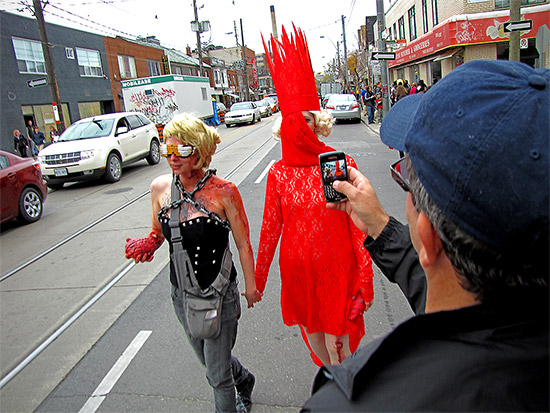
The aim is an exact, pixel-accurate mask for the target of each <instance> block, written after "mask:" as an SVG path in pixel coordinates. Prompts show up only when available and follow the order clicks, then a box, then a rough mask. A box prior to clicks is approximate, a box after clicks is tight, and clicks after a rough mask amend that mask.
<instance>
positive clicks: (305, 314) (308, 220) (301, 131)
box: [256, 27, 373, 365]
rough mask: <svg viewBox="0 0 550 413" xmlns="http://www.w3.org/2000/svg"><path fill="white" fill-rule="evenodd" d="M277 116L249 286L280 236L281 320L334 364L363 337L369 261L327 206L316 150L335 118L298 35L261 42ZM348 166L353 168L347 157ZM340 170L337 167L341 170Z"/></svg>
mask: <svg viewBox="0 0 550 413" xmlns="http://www.w3.org/2000/svg"><path fill="white" fill-rule="evenodd" d="M264 48H265V51H266V56H268V59H267V60H268V64H269V69H270V72H271V76H272V78H273V82H274V84H275V87H276V89H277V95H278V97H279V104H280V107H281V112H282V115H283V116H282V120H281V122H280V123H277V124H276V125H275V127H274V131H273V132H274V135H275V136H277V137H278V138H280V139H281V145H282V159H281V160H280V161H278V162H276V163H275V164H274V165H273V166H272V167H271V168H270V170H269V174H268V178H267V187H266V196H265V206H264V214H263V221H262V229H261V234H260V245H259V247H258V257H257V260H256V285H257V287H258V290H259V291H260V292H263V291H264V288H265V285H266V282H267V277H268V274H269V268H270V266H271V263H272V261H273V257H274V255H275V251H276V249H277V244H278V243H279V239H280V240H281V246H280V253H279V267H280V274H281V310H282V316H283V322H284V323H285V324H286V325H288V326H293V325H298V326H299V327H300V331H301V332H302V337H303V339H304V341H305V342H306V345H307V346H308V347H309V349H310V354H311V357H312V359H313V361H314V362H315V363H316V364H317V365H322V364H339V363H340V362H341V361H342V360H343V359H345V358H346V357H348V356H349V355H350V354H351V353H352V352H353V351H354V350H355V349H356V348H357V346H358V345H359V342H360V340H361V338H362V337H363V336H364V334H365V325H364V319H363V312H364V310H365V309H366V308H369V307H370V305H371V303H372V300H373V288H372V277H373V272H372V262H371V260H370V257H369V255H368V253H366V252H367V251H366V250H365V249H364V248H363V246H362V243H363V241H364V238H365V235H364V234H363V233H361V231H359V230H358V229H357V228H356V227H355V225H353V222H352V221H351V219H350V218H349V217H348V216H347V215H346V214H345V213H343V212H341V211H328V210H327V209H326V208H325V198H324V195H323V186H322V183H321V170H320V167H319V155H320V154H321V153H324V152H332V151H334V149H333V148H331V147H329V146H327V145H325V144H324V143H323V142H321V141H320V139H319V136H322V137H326V136H328V135H329V134H330V133H331V132H332V126H333V123H334V119H333V118H332V115H331V114H330V113H329V112H328V111H326V110H323V111H321V110H320V107H319V100H318V99H317V97H316V96H317V93H316V86H315V78H314V75H313V70H312V68H311V63H310V58H309V51H308V48H307V41H306V38H305V35H304V34H303V32H302V31H301V30H297V29H296V28H295V29H294V34H293V36H292V37H291V38H289V36H288V34H287V32H286V30H285V29H284V27H283V35H282V40H281V41H280V42H279V41H277V40H275V39H273V37H271V50H273V51H274V52H273V59H271V58H270V57H269V50H270V49H269V48H268V47H267V45H266V44H265V43H264ZM346 160H347V162H348V164H351V165H355V161H354V160H353V159H352V158H351V157H349V156H348V157H346ZM340 172H343V171H340Z"/></svg>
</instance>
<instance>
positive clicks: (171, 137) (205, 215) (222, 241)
mask: <svg viewBox="0 0 550 413" xmlns="http://www.w3.org/2000/svg"><path fill="white" fill-rule="evenodd" d="M164 139H165V143H163V144H161V155H162V156H163V157H165V158H166V160H167V161H168V165H169V166H170V169H171V170H172V174H167V175H161V176H159V177H157V178H155V179H154V180H153V182H152V183H151V202H152V207H153V221H152V229H151V233H150V234H149V235H148V236H147V237H145V238H134V239H130V238H128V239H126V248H125V253H126V258H130V259H134V260H135V262H136V263H137V262H145V261H151V260H152V259H153V255H154V252H155V251H156V250H157V249H158V248H159V247H160V245H162V243H163V242H164V239H165V238H166V239H167V240H168V243H169V245H170V282H171V285H172V294H171V297H172V304H173V306H174V310H175V312H176V316H177V317H178V319H179V321H180V323H181V324H182V326H183V329H184V331H185V334H186V335H187V339H188V341H189V343H190V345H191V347H192V348H193V350H194V351H195V353H196V355H197V357H198V359H199V361H200V362H201V363H202V364H203V365H204V366H205V367H206V378H207V380H208V384H210V386H211V387H212V389H213V392H214V403H215V411H216V412H234V411H239V412H243V411H248V410H250V407H251V405H252V400H251V395H252V389H253V387H254V383H255V377H254V375H253V374H252V373H250V372H249V371H248V370H247V369H246V368H244V367H243V365H242V364H241V363H240V362H239V360H238V359H237V358H236V357H235V356H233V355H232V354H231V350H232V349H233V346H234V345H235V341H236V339H237V326H238V319H239V317H240V315H241V306H240V302H239V291H238V288H237V271H236V269H235V266H234V264H233V261H232V258H231V257H232V255H231V251H230V250H229V234H230V233H232V234H233V238H234V240H235V244H236V246H237V249H238V252H239V258H240V262H241V266H242V268H243V273H244V281H245V292H243V293H242V294H241V295H243V296H244V297H245V298H246V301H247V303H248V308H252V307H254V303H256V302H258V301H260V300H261V297H262V294H261V293H260V292H259V291H258V290H257V289H256V282H255V278H254V255H253V252H252V246H251V244H250V237H249V226H248V219H247V216H246V212H245V210H244V206H243V203H242V199H241V195H240V194H239V191H238V189H237V187H236V186H235V185H234V184H232V183H231V182H229V181H226V180H224V179H222V178H218V177H217V176H216V175H215V170H213V169H207V168H208V166H209V165H210V161H211V160H212V155H213V154H214V152H215V151H216V147H217V145H218V144H219V143H220V142H221V139H220V136H219V134H218V132H217V131H216V129H214V128H213V127H211V126H207V125H206V124H205V123H204V122H203V121H202V120H200V119H198V118H196V117H194V116H192V115H190V114H187V113H182V114H180V115H178V116H176V117H174V118H173V119H172V120H171V121H170V122H168V124H167V125H166V126H165V128H164ZM177 243H179V244H177ZM204 291H206V292H208V298H209V299H208V301H207V298H206V297H203V296H202V292H204ZM210 298H214V301H212V302H211V301H210ZM217 298H218V299H217ZM201 309H202V310H204V311H200V310H201ZM210 327H213V328H212V332H211V331H210ZM235 388H236V390H237V396H238V399H237V398H236V394H235Z"/></svg>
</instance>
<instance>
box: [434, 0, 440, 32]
mask: <svg viewBox="0 0 550 413" xmlns="http://www.w3.org/2000/svg"><path fill="white" fill-rule="evenodd" d="M432 19H433V24H434V26H437V25H438V24H439V11H438V9H437V0H432Z"/></svg>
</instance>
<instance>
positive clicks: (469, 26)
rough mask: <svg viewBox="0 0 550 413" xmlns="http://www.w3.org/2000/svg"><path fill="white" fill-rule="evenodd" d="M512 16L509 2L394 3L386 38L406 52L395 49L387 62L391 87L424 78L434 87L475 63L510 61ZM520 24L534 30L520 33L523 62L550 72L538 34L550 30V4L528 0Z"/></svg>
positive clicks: (418, 0) (549, 59)
mask: <svg viewBox="0 0 550 413" xmlns="http://www.w3.org/2000/svg"><path fill="white" fill-rule="evenodd" d="M541 3H542V4H541ZM503 7H507V8H503ZM509 16H510V10H509V2H506V1H504V0H462V1H455V0H445V1H442V0H397V1H395V2H393V3H392V5H391V6H390V9H389V10H388V12H387V13H386V27H387V31H386V35H387V38H388V39H389V40H390V41H389V42H388V43H389V45H390V46H392V45H401V47H399V48H395V49H394V50H395V53H396V59H395V60H392V61H389V62H388V67H389V73H390V82H392V81H393V80H396V79H403V80H405V79H406V80H408V82H409V84H412V83H413V82H418V81H419V80H421V79H422V80H424V82H425V83H426V84H428V85H432V84H433V83H435V82H437V81H438V80H439V79H441V78H442V77H444V76H445V75H447V74H448V73H449V72H451V71H452V70H453V69H455V68H456V67H457V66H459V65H461V64H462V63H465V62H468V61H470V60H477V59H490V60H496V59H506V60H507V59H508V51H509V33H507V32H505V31H504V23H507V22H509V21H510V17H509ZM441 19H443V20H441ZM521 20H531V21H532V28H531V30H527V31H521V32H520V38H521V50H520V60H521V61H522V62H524V63H526V64H529V65H530V66H533V67H550V53H549V52H550V50H549V48H548V47H546V49H545V52H543V53H541V52H540V51H539V50H538V48H537V44H536V43H537V41H536V38H537V34H538V37H539V38H541V37H542V35H543V33H542V32H549V31H550V30H549V28H548V25H549V24H550V23H549V22H550V4H549V2H548V1H544V2H542V1H541V0H530V1H529V0H523V1H522V8H521ZM419 33H422V34H419ZM544 35H545V36H546V35H548V33H546V34H544ZM403 39H405V40H406V42H407V43H406V44H405V45H404V46H403V43H402V42H403ZM538 46H539V48H540V43H539V44H538Z"/></svg>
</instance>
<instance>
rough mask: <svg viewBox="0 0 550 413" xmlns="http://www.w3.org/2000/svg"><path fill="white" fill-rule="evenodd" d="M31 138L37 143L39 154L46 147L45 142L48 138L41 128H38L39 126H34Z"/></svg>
mask: <svg viewBox="0 0 550 413" xmlns="http://www.w3.org/2000/svg"><path fill="white" fill-rule="evenodd" d="M31 139H32V141H33V142H34V144H35V145H36V148H37V152H36V155H37V154H38V151H41V150H42V149H44V142H45V140H46V138H45V136H44V133H43V132H41V131H40V129H38V126H34V127H33V134H32V136H31Z"/></svg>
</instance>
